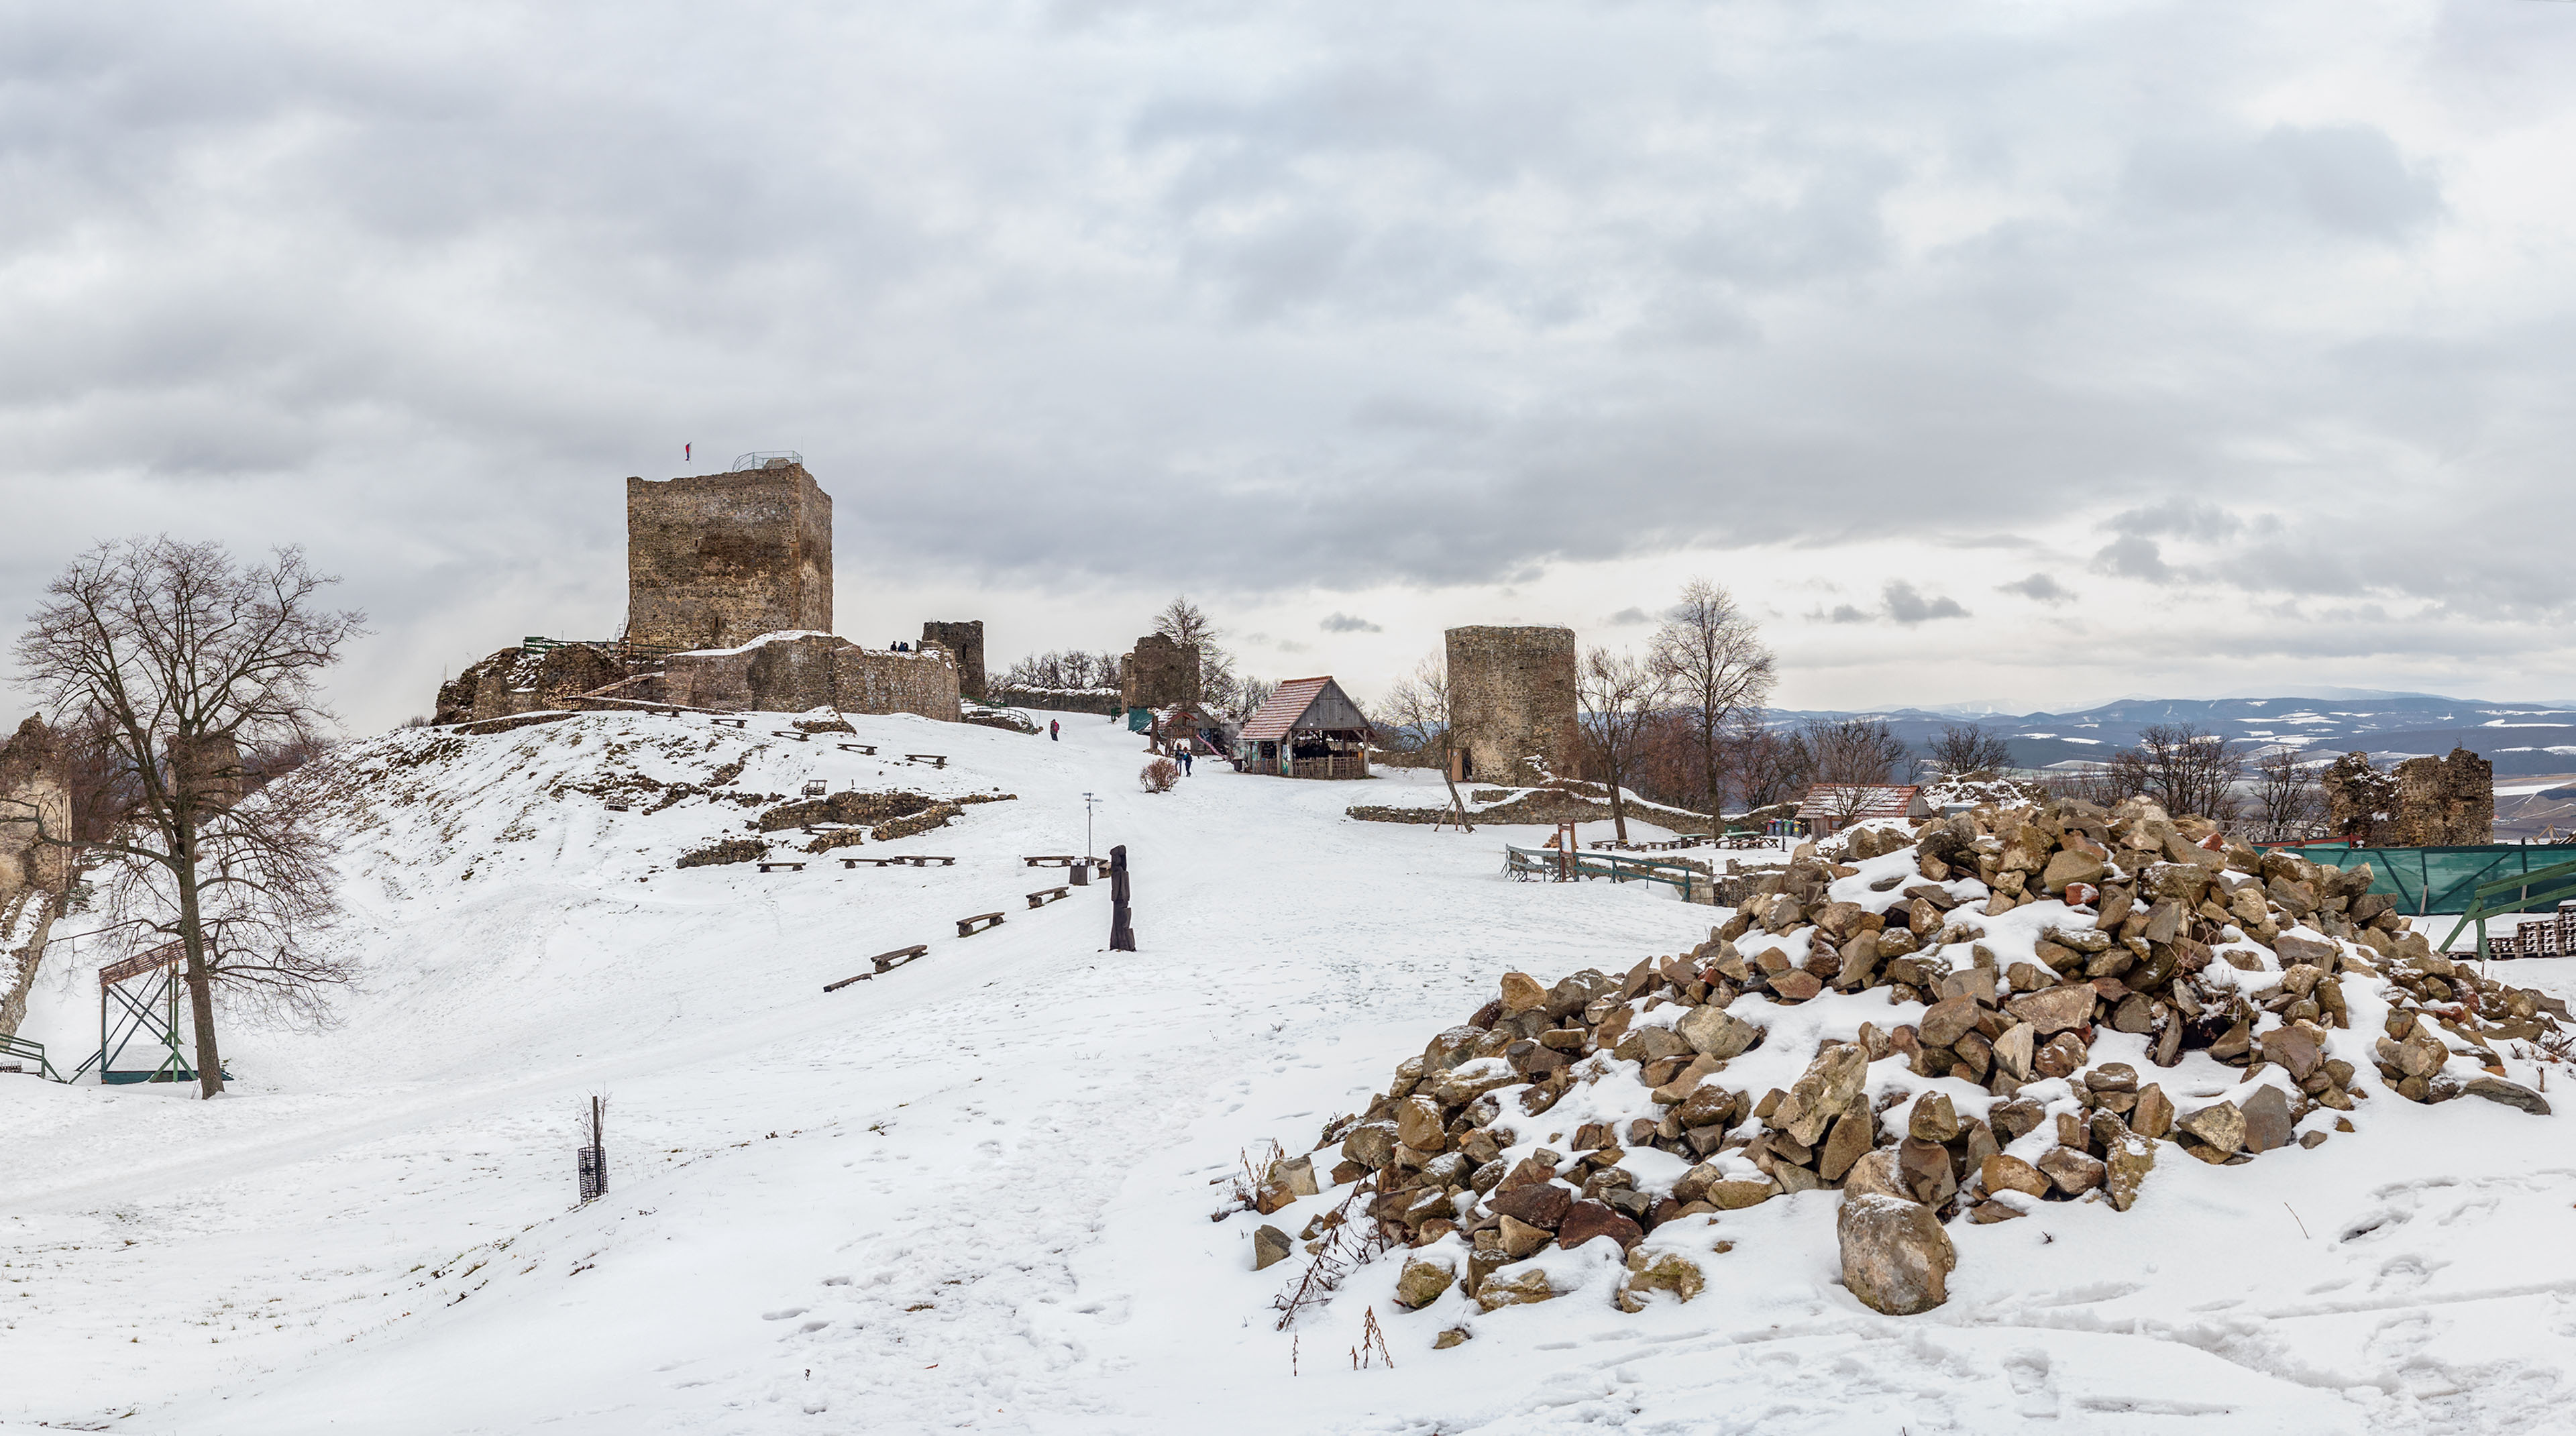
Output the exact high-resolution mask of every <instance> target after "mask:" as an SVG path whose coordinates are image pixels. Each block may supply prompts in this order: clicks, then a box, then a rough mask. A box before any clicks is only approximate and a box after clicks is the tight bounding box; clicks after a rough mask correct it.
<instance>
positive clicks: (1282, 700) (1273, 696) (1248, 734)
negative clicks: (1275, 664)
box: [1241, 674, 1333, 743]
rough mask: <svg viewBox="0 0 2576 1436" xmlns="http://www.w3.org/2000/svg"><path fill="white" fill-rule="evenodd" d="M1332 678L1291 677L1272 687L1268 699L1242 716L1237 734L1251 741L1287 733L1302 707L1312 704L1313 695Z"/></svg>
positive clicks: (1274, 738)
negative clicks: (1247, 714)
mask: <svg viewBox="0 0 2576 1436" xmlns="http://www.w3.org/2000/svg"><path fill="white" fill-rule="evenodd" d="M1332 681H1333V679H1332V675H1331V674H1326V675H1324V676H1323V677H1321V678H1291V679H1289V680H1288V681H1287V682H1285V683H1282V684H1280V685H1279V686H1278V687H1277V688H1275V689H1272V690H1271V693H1270V698H1269V701H1268V702H1265V703H1263V704H1262V705H1261V706H1260V707H1259V708H1257V709H1255V710H1253V714H1252V716H1251V717H1249V718H1246V719H1244V720H1243V732H1242V734H1241V737H1242V738H1244V739H1246V740H1248V741H1251V742H1255V743H1267V742H1275V741H1277V740H1279V739H1281V738H1285V737H1287V736H1288V730H1289V729H1291V728H1294V727H1296V726H1297V720H1298V719H1300V718H1303V717H1305V716H1306V710H1307V709H1309V708H1311V707H1313V706H1315V696H1316V695H1317V694H1319V693H1322V692H1323V691H1324V688H1325V686H1326V685H1327V684H1329V683H1331V682H1332Z"/></svg>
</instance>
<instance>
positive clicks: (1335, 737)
mask: <svg viewBox="0 0 2576 1436" xmlns="http://www.w3.org/2000/svg"><path fill="white" fill-rule="evenodd" d="M1376 736H1377V734H1376V732H1375V730H1373V729H1371V728H1370V727H1369V721H1368V716H1367V715H1366V714H1364V713H1362V712H1360V705H1358V704H1356V703H1353V702H1352V701H1351V696H1350V695H1349V694H1347V693H1344V692H1343V691H1342V685H1340V684H1338V683H1335V682H1334V681H1333V680H1332V678H1331V677H1330V676H1329V675H1327V676H1325V677H1322V678H1292V679H1290V680H1289V681H1287V682H1285V683H1282V684H1280V685H1279V687H1278V689H1277V690H1276V691H1274V692H1272V693H1271V695H1270V701H1269V702H1267V703H1264V704H1262V705H1261V707H1260V708H1259V709H1258V710H1257V711H1256V712H1254V713H1253V715H1252V716H1251V717H1250V718H1247V719H1245V720H1244V723H1243V731H1242V732H1241V733H1240V734H1237V735H1236V737H1235V752H1236V754H1237V755H1238V757H1239V759H1240V761H1241V762H1242V765H1243V771H1245V772H1247V773H1267V774H1269V775H1271V776H1273V777H1280V778H1365V777H1367V776H1368V775H1369V766H1368V745H1369V743H1370V741H1371V740H1372V739H1374V738H1375V737H1376Z"/></svg>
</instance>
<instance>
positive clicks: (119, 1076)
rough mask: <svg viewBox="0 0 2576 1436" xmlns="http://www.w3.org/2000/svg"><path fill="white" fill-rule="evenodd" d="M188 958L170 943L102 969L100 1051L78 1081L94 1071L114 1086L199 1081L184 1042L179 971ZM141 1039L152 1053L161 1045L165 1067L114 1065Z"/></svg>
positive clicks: (76, 1075) (76, 1073) (76, 1077)
mask: <svg viewBox="0 0 2576 1436" xmlns="http://www.w3.org/2000/svg"><path fill="white" fill-rule="evenodd" d="M186 956H187V953H186V950H185V949H184V948H182V947H181V946H180V945H179V944H177V943H175V942H172V943H164V944H162V945H161V946H159V947H156V948H154V949H152V950H151V951H149V952H139V953H136V954H135V955H134V956H132V957H128V958H123V959H120V960H119V961H116V962H111V963H109V964H108V965H107V966H105V967H102V968H100V969H99V970H98V1051H97V1052H95V1053H92V1054H91V1055H90V1058H89V1060H87V1061H85V1062H83V1063H81V1065H80V1066H79V1067H78V1068H77V1069H75V1070H74V1071H73V1072H72V1080H74V1081H78V1080H79V1078H80V1075H81V1073H83V1072H87V1071H88V1070H90V1069H91V1068H92V1067H95V1068H97V1069H98V1080H99V1081H100V1082H102V1083H105V1084H109V1085H123V1084H125V1083H129V1082H194V1081H196V1080H197V1068H196V1064H195V1063H194V1062H192V1061H190V1060H189V1055H188V1049H187V1048H186V1047H185V1046H184V1045H183V1044H182V1043H181V1042H180V1041H179V972H178V967H179V964H180V962H182V961H183V960H185V958H186ZM137 978H141V979H143V981H142V982H141V984H140V991H139V993H138V991H136V990H135V989H134V987H133V986H132V984H134V982H135V979H137ZM138 1038H144V1039H149V1042H150V1044H152V1046H151V1047H147V1050H153V1049H154V1048H156V1047H157V1050H159V1051H160V1052H161V1053H162V1054H163V1055H162V1058H161V1061H160V1063H159V1064H158V1065H157V1066H154V1067H153V1068H151V1069H150V1070H149V1071H145V1070H142V1069H140V1068H131V1067H129V1068H125V1069H123V1070H119V1069H117V1068H115V1067H113V1066H111V1065H110V1064H111V1063H112V1062H113V1060H114V1059H115V1058H116V1057H117V1056H118V1055H120V1054H122V1053H123V1052H124V1051H125V1049H126V1048H128V1047H130V1046H133V1045H135V1043H136V1040H137V1039H138Z"/></svg>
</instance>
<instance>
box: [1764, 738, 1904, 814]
mask: <svg viewBox="0 0 2576 1436" xmlns="http://www.w3.org/2000/svg"><path fill="white" fill-rule="evenodd" d="M1793 741H1795V742H1796V743H1797V744H1798V745H1799V747H1800V748H1801V749H1803V750H1804V756H1805V759H1806V761H1805V763H1804V764H1803V766H1804V767H1805V769H1806V771H1807V777H1808V782H1809V783H1810V785H1812V786H1813V787H1819V788H1823V789H1824V790H1825V792H1824V794H1823V797H1824V802H1825V808H1826V812H1827V814H1828V815H1829V816H1831V817H1832V818H1833V820H1834V826H1835V827H1837V828H1840V827H1845V826H1848V825H1849V824H1851V823H1852V822H1853V821H1854V820H1856V819H1858V818H1859V817H1860V816H1861V815H1862V814H1863V813H1864V812H1866V811H1868V809H1869V807H1870V806H1871V804H1872V803H1873V802H1875V801H1876V799H1877V794H1875V793H1874V792H1872V791H1871V790H1872V789H1874V788H1878V787H1882V786H1885V785H1886V784H1887V783H1889V782H1890V781H1892V780H1893V778H1894V776H1895V773H1896V770H1897V769H1898V768H1899V767H1900V766H1902V767H1903V768H1905V769H1906V776H1907V777H1909V778H1910V777H1912V776H1913V771H1912V770H1913V768H1914V765H1915V761H1916V760H1915V757H1914V750H1912V749H1910V748H1908V747H1906V746H1905V740H1904V739H1902V738H1899V737H1897V736H1896V733H1895V730H1893V729H1891V728H1889V727H1888V726H1887V724H1886V723H1884V722H1882V721H1880V720H1878V719H1876V718H1816V719H1810V720H1809V721H1808V722H1807V724H1806V725H1805V726H1804V727H1803V728H1801V729H1800V730H1799V731H1798V733H1797V734H1796V735H1795V738H1794V740H1793Z"/></svg>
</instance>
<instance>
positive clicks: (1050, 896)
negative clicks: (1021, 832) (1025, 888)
mask: <svg viewBox="0 0 2576 1436" xmlns="http://www.w3.org/2000/svg"><path fill="white" fill-rule="evenodd" d="M1072 892H1073V888H1072V887H1071V885H1069V884H1068V885H1067V886H1064V887H1060V888H1040V889H1038V890H1037V891H1036V892H1033V893H1030V894H1029V895H1028V896H1029V907H1030V908H1031V910H1035V909H1037V908H1042V907H1045V906H1046V905H1047V904H1048V903H1051V902H1062V901H1063V900H1064V899H1065V898H1066V897H1068V896H1070V895H1071V894H1072ZM1004 916H1005V915H1004V914H1002V913H1000V912H979V913H977V914H975V915H974V916H972V917H961V918H959V919H957V935H958V936H959V937H973V936H974V935H975V934H977V933H979V932H989V931H991V930H992V929H994V928H997V927H1000V926H1001V925H1002V923H1003V921H1004ZM929 951H930V944H928V943H926V942H916V943H914V944H913V945H912V946H910V947H898V948H896V949H895V950H894V951H892V952H881V953H878V954H877V955H876V956H874V957H872V958H869V959H868V962H869V964H870V966H871V969H872V970H870V971H867V972H862V973H860V974H859V975H858V976H856V977H845V978H842V979H841V980H840V981H838V982H827V983H824V984H823V990H824V991H825V992H838V991H840V990H841V989H842V988H844V987H847V986H849V985H850V984H851V983H853V982H865V981H867V980H868V979H869V978H871V977H879V976H883V975H884V974H886V973H889V972H892V971H894V970H895V969H896V968H898V967H901V966H903V965H904V964H905V963H907V962H911V961H913V960H914V959H916V958H919V957H921V956H923V955H925V954H927V953H928V952H929Z"/></svg>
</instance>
